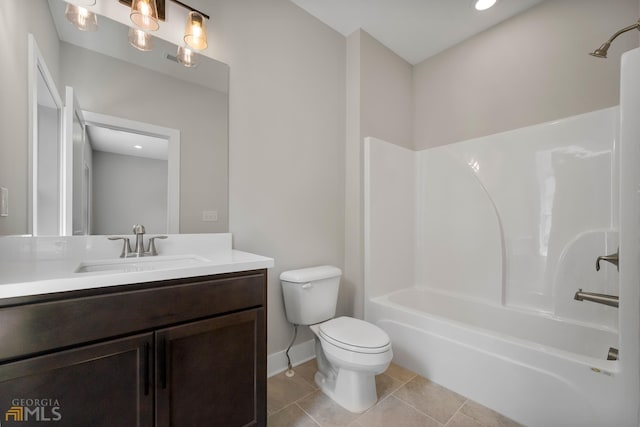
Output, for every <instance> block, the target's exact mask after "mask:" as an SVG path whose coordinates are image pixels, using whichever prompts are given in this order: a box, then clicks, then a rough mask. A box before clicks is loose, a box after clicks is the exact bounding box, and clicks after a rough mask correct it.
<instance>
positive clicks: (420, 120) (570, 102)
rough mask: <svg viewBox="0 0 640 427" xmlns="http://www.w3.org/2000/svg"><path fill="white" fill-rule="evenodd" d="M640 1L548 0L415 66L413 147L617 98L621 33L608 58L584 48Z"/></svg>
mask: <svg viewBox="0 0 640 427" xmlns="http://www.w3.org/2000/svg"><path fill="white" fill-rule="evenodd" d="M638 12H639V11H638V1H637V0H607V1H602V0H553V1H546V2H543V3H541V4H539V5H537V6H535V7H533V8H531V9H529V10H528V11H525V12H524V13H522V14H521V15H518V16H515V17H514V18H512V19H509V20H507V21H505V22H503V23H501V24H499V25H497V26H495V27H493V28H490V29H489V30H487V31H485V32H483V33H481V34H479V35H478V36H476V37H473V38H471V39H469V40H467V41H464V42H462V43H460V44H458V45H456V46H454V47H452V48H450V49H448V50H446V51H444V52H442V53H440V54H438V55H436V56H434V57H432V58H430V59H427V60H426V61H424V62H422V63H420V64H418V65H416V66H415V69H414V96H415V112H414V113H415V119H414V138H415V148H416V149H418V150H419V149H423V148H428V147H433V146H437V145H443V144H448V143H452V142H456V141H462V140H465V139H469V138H474V137H479V136H484V135H490V134H494V133H497V132H502V131H506V130H509V129H515V128H520V127H523V126H528V125H532V124H536V123H542V122H546V121H549V120H554V119H557V118H561V117H567V116H572V115H576V114H580V113H585V112H589V111H594V110H597V109H601V108H606V107H610V106H613V105H617V104H618V103H619V90H620V55H621V53H622V52H624V51H627V50H629V49H633V48H635V47H637V46H638V37H637V36H636V35H635V34H633V33H631V34H624V35H622V36H620V37H619V38H618V39H616V40H615V42H614V43H613V44H612V46H611V49H610V50H609V58H608V59H597V58H593V57H591V56H589V55H587V53H588V52H592V51H593V50H594V49H595V48H597V47H599V46H600V45H601V44H602V43H604V42H605V41H606V40H607V39H608V38H609V37H610V36H611V35H612V34H613V33H614V32H616V31H617V30H619V29H620V28H623V27H626V26H628V25H631V24H633V23H634V22H635V21H636V20H637V18H638Z"/></svg>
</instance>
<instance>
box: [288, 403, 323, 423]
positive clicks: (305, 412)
mask: <svg viewBox="0 0 640 427" xmlns="http://www.w3.org/2000/svg"><path fill="white" fill-rule="evenodd" d="M299 400H302V399H299ZM293 405H296V406H297V407H298V408H299V409H300V410H301V411H302V413H304V414H305V415H306V416H307V417H309V418H311V421H313V422H314V423H316V425H317V426H318V427H322V424H321V423H320V421H318V420H316V419H315V418H313V416H312V415H311V414H310V413H308V412H307V411H305V410H304V408H303V407H302V406H300V405H299V404H298V401H297V400H296V401H295V402H293Z"/></svg>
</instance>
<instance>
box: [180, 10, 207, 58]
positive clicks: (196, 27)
mask: <svg viewBox="0 0 640 427" xmlns="http://www.w3.org/2000/svg"><path fill="white" fill-rule="evenodd" d="M184 41H185V43H187V45H189V47H191V48H192V49H195V50H202V49H206V48H207V29H206V27H205V25H204V17H203V16H202V15H200V14H199V13H198V12H189V15H188V16H187V28H186V29H185V31H184Z"/></svg>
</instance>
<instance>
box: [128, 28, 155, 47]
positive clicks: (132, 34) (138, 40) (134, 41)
mask: <svg viewBox="0 0 640 427" xmlns="http://www.w3.org/2000/svg"><path fill="white" fill-rule="evenodd" d="M152 40H153V38H152V37H151V34H149V33H146V32H144V31H142V30H140V29H138V28H129V44H130V45H131V46H133V47H135V48H136V49H138V50H141V51H143V52H147V51H149V50H151V49H153V42H152Z"/></svg>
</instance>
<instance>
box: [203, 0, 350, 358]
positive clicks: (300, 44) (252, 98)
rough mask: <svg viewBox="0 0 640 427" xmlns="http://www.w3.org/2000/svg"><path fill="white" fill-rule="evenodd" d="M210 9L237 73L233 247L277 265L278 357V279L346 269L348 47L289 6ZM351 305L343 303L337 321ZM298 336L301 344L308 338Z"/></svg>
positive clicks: (280, 344)
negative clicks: (318, 269)
mask: <svg viewBox="0 0 640 427" xmlns="http://www.w3.org/2000/svg"><path fill="white" fill-rule="evenodd" d="M214 3H215V4H214ZM211 9H212V10H211V14H212V16H217V17H218V18H217V19H215V20H214V22H216V25H215V26H216V27H217V28H216V31H217V32H218V33H219V34H221V36H222V38H221V39H219V40H220V49H221V57H220V59H221V60H222V61H223V62H226V63H227V64H229V66H230V70H231V71H230V79H231V83H230V95H229V96H230V100H229V106H230V127H229V128H230V146H229V148H230V153H229V163H230V168H229V179H230V183H229V184H230V187H229V194H230V198H229V212H230V223H229V225H230V227H229V228H230V231H231V232H232V233H233V240H234V245H235V247H236V248H238V249H241V250H248V251H250V252H255V253H259V254H263V255H267V256H271V257H274V258H275V267H274V268H273V269H271V270H270V271H269V285H268V306H269V309H268V316H269V317H268V336H269V343H268V351H269V353H272V352H274V351H279V350H282V349H284V348H286V346H287V344H288V341H289V340H290V339H291V333H292V327H291V325H289V324H288V323H287V321H286V319H285V315H284V307H283V303H282V292H281V289H280V282H279V275H280V273H281V272H282V271H285V270H289V269H294V268H301V267H308V266H313V265H321V264H332V265H335V266H338V267H342V263H343V257H344V249H343V245H344V168H345V164H344V158H345V157H344V156H345V153H344V138H345V75H344V70H345V38H344V37H343V36H342V35H340V34H338V33H337V32H335V31H333V30H332V29H330V28H329V27H327V26H326V25H324V24H322V23H321V22H320V21H318V20H317V19H315V18H313V17H312V16H310V15H309V14H307V13H306V12H304V11H303V10H302V9H300V8H298V7H297V6H295V5H294V4H293V3H291V2H290V1H288V0H243V1H237V0H221V1H219V2H212V5H211ZM351 303H352V301H347V300H346V299H343V300H342V301H341V304H340V307H339V309H338V310H339V313H342V314H346V313H349V312H350V311H351ZM301 332H302V333H301V334H300V336H299V337H298V342H302V341H304V340H305V339H309V338H311V337H312V336H311V334H310V331H308V330H302V331H301Z"/></svg>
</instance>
